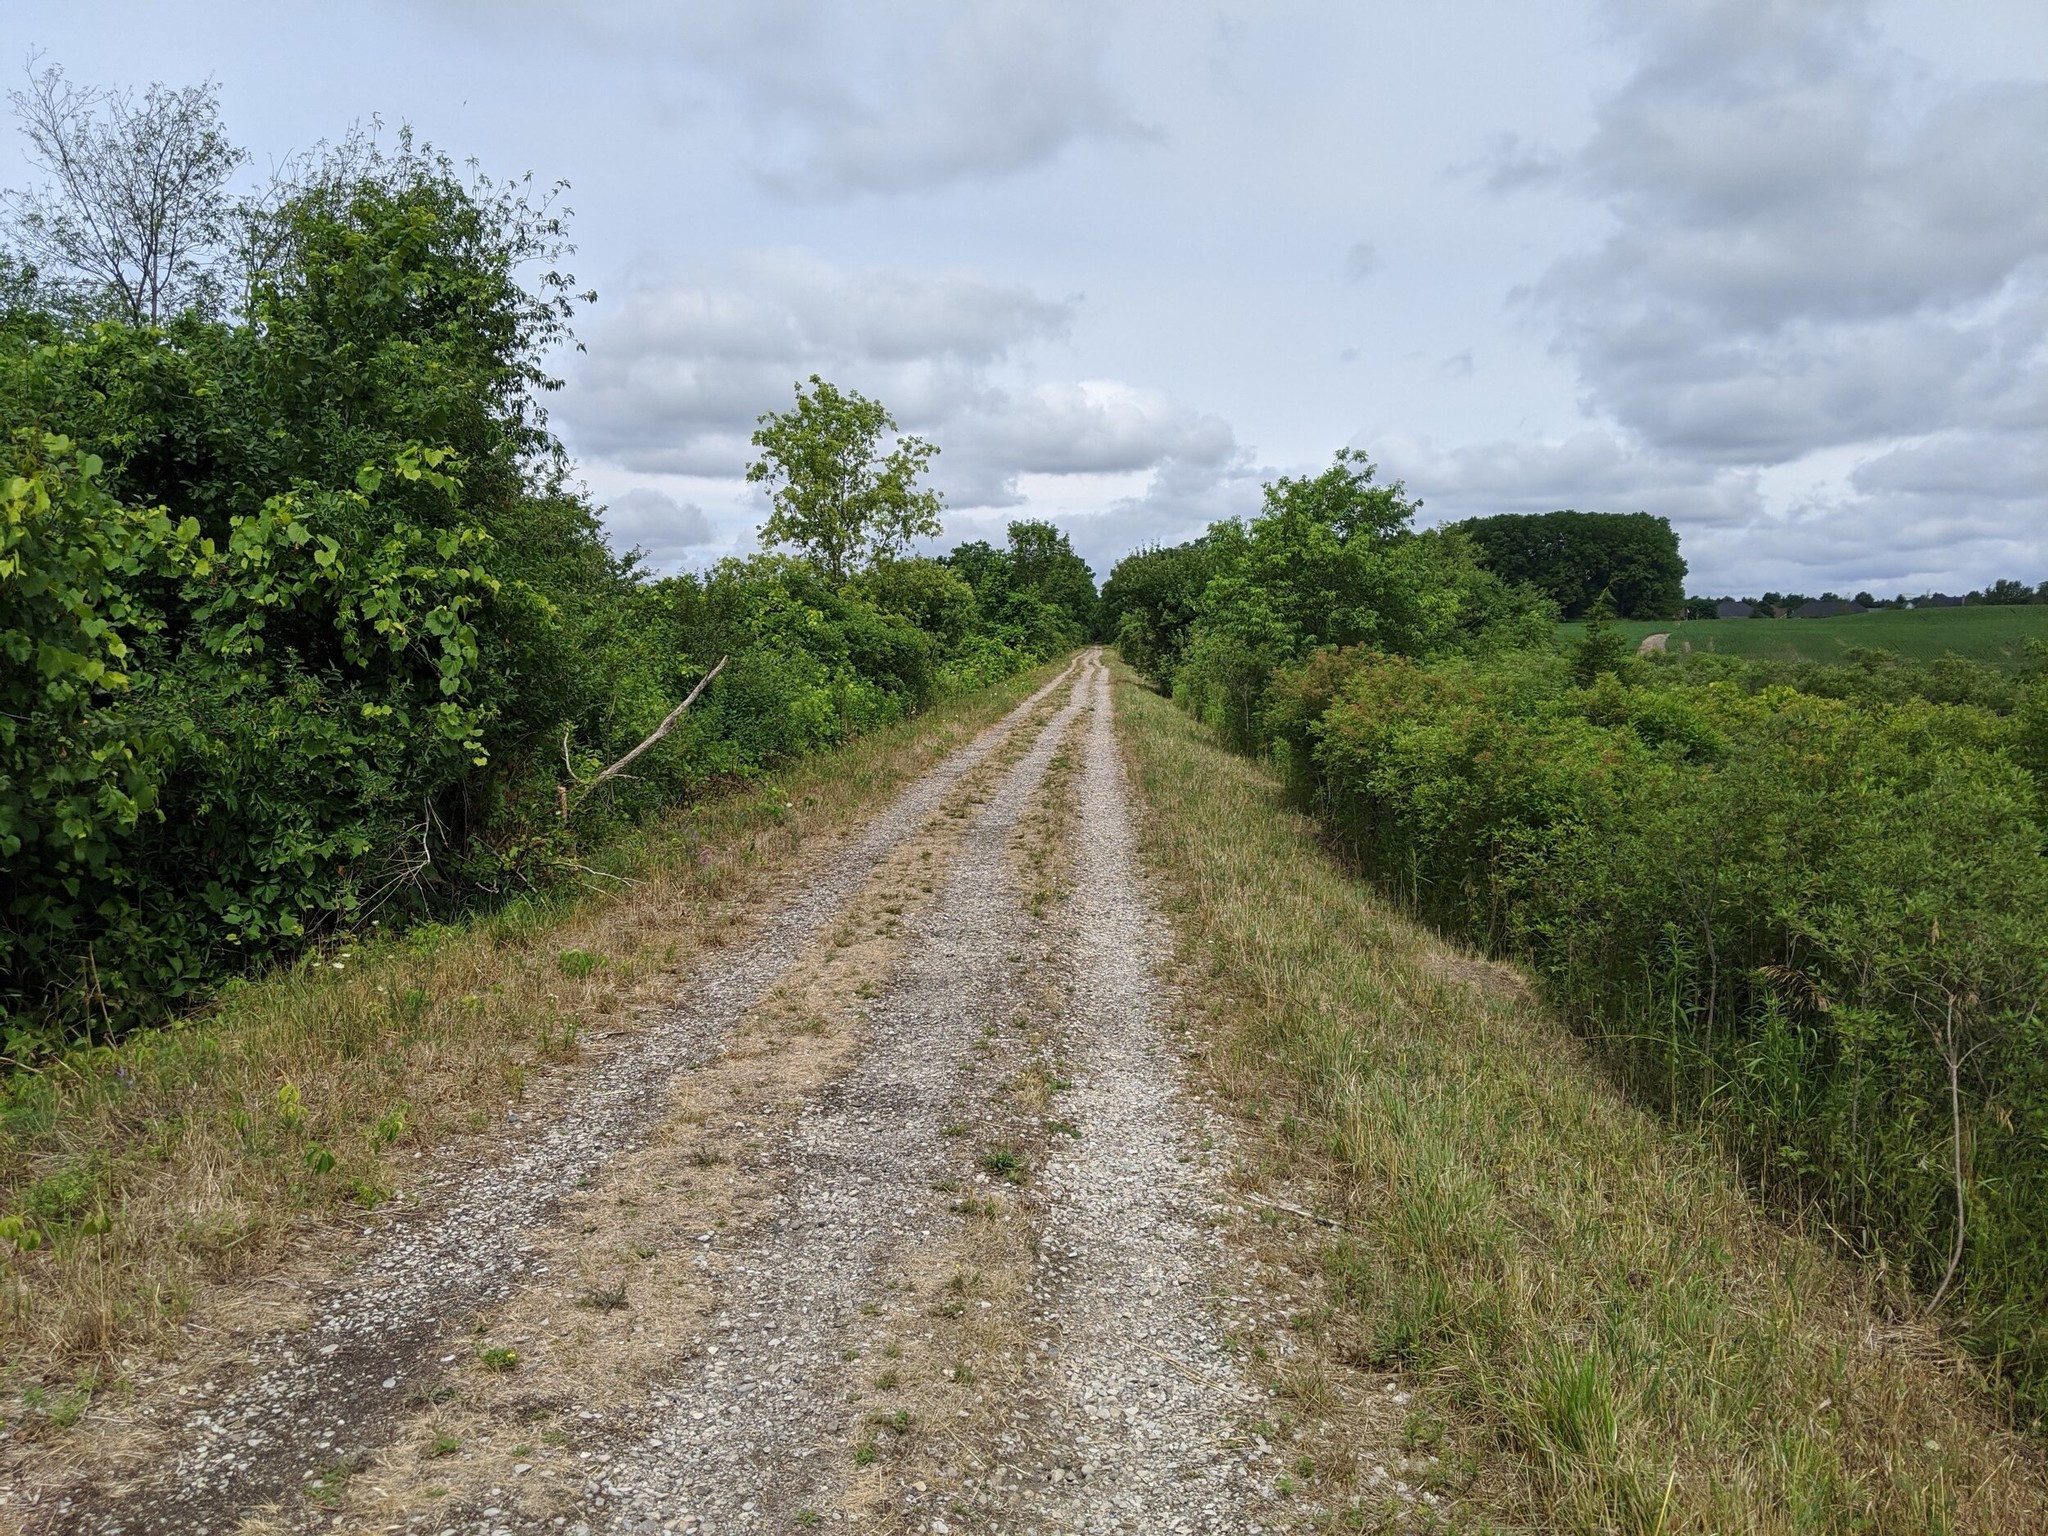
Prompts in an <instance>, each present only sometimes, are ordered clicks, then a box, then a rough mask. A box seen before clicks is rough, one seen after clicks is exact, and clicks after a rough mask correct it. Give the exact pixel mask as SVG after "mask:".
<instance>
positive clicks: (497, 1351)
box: [477, 1346, 519, 1372]
mask: <svg viewBox="0 0 2048 1536" xmlns="http://www.w3.org/2000/svg"><path fill="white" fill-rule="evenodd" d="M477 1360H478V1362H479V1363H481V1364H482V1366H483V1368H484V1369H485V1370H487V1371H499V1372H507V1371H516V1370H518V1369H519V1352H518V1351H517V1350H515V1349H505V1348H503V1347H502V1346H493V1347H492V1348H490V1349H487V1350H485V1351H484V1352H483V1353H482V1354H480V1355H478V1356H477Z"/></svg>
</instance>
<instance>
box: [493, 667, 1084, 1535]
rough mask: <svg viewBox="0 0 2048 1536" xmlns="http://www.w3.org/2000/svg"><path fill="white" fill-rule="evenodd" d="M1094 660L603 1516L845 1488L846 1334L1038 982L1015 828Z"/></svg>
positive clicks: (967, 871)
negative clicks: (984, 1054)
mask: <svg viewBox="0 0 2048 1536" xmlns="http://www.w3.org/2000/svg"><path fill="white" fill-rule="evenodd" d="M1089 679H1090V673H1089V672H1088V671H1087V670H1084V672H1083V674H1082V676H1081V677H1080V678H1079V679H1077V680H1076V682H1075V685H1074V689H1073V693H1072V697H1071V698H1070V699H1069V701H1068V703H1067V704H1066V706H1065V707H1064V708H1062V709H1061V710H1060V711H1059V713H1058V714H1056V715H1055V716H1054V717H1053V718H1052V720H1051V721H1049V722H1048V723H1047V724H1046V726H1045V727H1044V728H1043V730H1041V731H1040V733H1039V736H1038V739H1037V741H1036V743H1035V744H1034V745H1033V747H1032V749H1031V751H1030V752H1029V753H1027V754H1026V755H1025V756H1024V757H1023V758H1022V759H1021V760H1020V761H1019V762H1018V763H1017V764H1016V766H1015V767H1014V768H1012V769H1011V770H1010V771H1009V773H1008V774H1007V775H1006V776H1005V777H1004V779H1003V781H1002V783H1001V784H1000V786H999V787H998V788H997V790H996V791H995V793H994V795H993V796H992V797H991V799H990V800H989V801H988V803H987V804H986V805H985V806H984V807H983V808H982V810H981V812H980V814H979V815H978V816H977V818H976V820H975V823H974V825H973V827H972V828H971V830H970V831H969V832H968V834H967V836H966V838H965V839H964V841H963V844H962V846H961V849H960V852H959V855H958V858H957V860H956V862H955V864H954V866H953V868H952V869H951V870H950V871H949V872H948V875H947V878H946V881H945V886H944V890H943V893H942V894H941V896H940V898H939V900H938V901H936V902H935V903H934V904H933V906H932V908H931V909H930V910H929V912H928V913H927V914H925V915H924V916H923V917H922V918H921V919H920V921H919V924H918V926H917V929H916V930H915V931H914V932H913V935H912V938H911V942H910V948H909V954H908V957H907V960H906V964H905V966H904V968H903V971H902V972H901V974H900V975H899V977H898V979H897V981H896V984H895V985H894V986H893V987H892V988H891V990H890V992H889V994H888V995H887V996H886V997H885V998H883V999H881V1000H879V1001H878V1002H877V1004H876V1005H875V1007H874V1009H873V1012H872V1016H871V1033H870V1037H869V1040H868V1043H867V1046H866V1050H865V1052H864V1054H863V1057H862V1059H861V1061H860V1063H859V1064H858V1065H857V1066H856V1067H855V1068H854V1070H853V1071H852V1072H851V1073H850V1074H848V1076H846V1077H845V1078H843V1079H842V1080H841V1081H840V1082H838V1083H836V1084H834V1085H833V1086H832V1087H831V1088H829V1089H828V1090H827V1091H826V1092H825V1093H824V1094H822V1095H821V1096H820V1097H819V1098H818V1099H817V1100H816V1101H814V1102H813V1103H812V1104H811V1105H809V1106H808V1107H807V1108H806V1110H805V1111H804V1113H803V1115H802V1117H801V1118H800V1120H799V1121H798V1123H797V1127H796V1130H795V1133H794V1135H793V1137H792V1138H791V1140H790V1143H789V1145H788V1146H787V1147H786V1149H785V1150H784V1153H783V1156H784V1157H785V1159H786V1162H787V1167H788V1182H787V1186H786V1191H787V1192H786V1194H785V1196H784V1199H783V1202H782V1209H781V1210H780V1211H779V1212H778V1213H777V1215H776V1216H774V1217H772V1218H771V1219H770V1220H769V1222H768V1223H767V1226H766V1230H765V1233H764V1234H763V1237H762V1239H761V1240H760V1241H758V1243H757V1244H756V1245H755V1246H754V1247H753V1248H752V1249H751V1250H750V1251H748V1252H747V1253H745V1254H743V1255H741V1256H740V1257H739V1258H738V1259H737V1261H736V1262H735V1265H734V1267H733V1268H732V1269H731V1270H730V1271H729V1272H728V1274H727V1277H726V1287H725V1291H726V1294H725V1296H724V1298H723V1305H722V1314H723V1321H722V1323H721V1324H719V1325H716V1327H717V1331H718V1332H719V1334H720V1337H721V1338H722V1339H723V1340H724V1341H725V1342H724V1346H723V1348H722V1349H721V1350H720V1352H719V1353H717V1354H710V1355H707V1356H706V1357H705V1359H704V1360H702V1361H700V1362H695V1364H696V1365H697V1366H698V1368H699V1370H700V1371H701V1374H700V1375H698V1377H697V1379H696V1380H694V1381H690V1380H684V1381H679V1382H677V1383H675V1384H674V1385H673V1386H672V1387H671V1389H670V1402H671V1405H670V1406H669V1407H668V1408H667V1409H666V1410H664V1411H660V1412H650V1413H649V1414H648V1415H647V1416H646V1417H645V1420H644V1433H643V1434H642V1435H641V1436H640V1438H639V1439H638V1440H637V1442H636V1443H634V1444H633V1445H632V1446H630V1447H629V1448H626V1449H624V1450H622V1451H621V1452H620V1453H619V1454H617V1455H615V1457H614V1459H613V1461H612V1463H611V1465H610V1467H609V1468H608V1470H607V1473H606V1475H605V1477H604V1478H603V1480H602V1482H594V1483H593V1486H592V1488H591V1490H590V1491H589V1493H588V1495H587V1504H588V1509H589V1511H590V1513H589V1516H588V1517H587V1518H588V1521H589V1524H590V1525H591V1526H592V1527H593V1528H596V1529H602V1530H654V1529H660V1528H662V1527H663V1526H664V1525H665V1524H668V1525H670V1526H671V1528H682V1529H688V1530H693V1531H697V1532H722V1531H729V1530H743V1529H752V1528H754V1527H756V1526H757V1525H758V1526H765V1527H767V1528H773V1529H783V1528H787V1527H788V1526H789V1522H790V1521H791V1520H792V1519H793V1518H794V1517H795V1516H797V1515H798V1514H799V1513H800V1512H801V1511H803V1510H806V1509H817V1508H824V1507H827V1506H829V1505H830V1504H832V1503H833V1502H834V1495H835V1493H836V1491H837V1489H838V1487H839V1485H840V1484H841V1482H842V1481H843V1474H844V1472H845V1470H846V1468H847V1467H848V1465H849V1464H850V1452H851V1450H852V1448H853V1445H854V1442H855V1438H856V1436H857V1435H858V1433H859V1425H858V1424H857V1422H854V1420H855V1418H856V1416H855V1415H854V1414H852V1413H850V1412H849V1408H848V1397H849V1389H850V1387H851V1385H852V1382H851V1377H852V1372H851V1370H850V1369H849V1367H848V1364H847V1362H846V1361H845V1360H843V1359H842V1354H843V1352H844V1351H845V1350H846V1349H848V1348H849V1347H850V1342H851V1341H852V1340H854V1339H855V1338H857V1337H858V1336H859V1334H860V1333H861V1331H862V1328H861V1323H862V1317H863V1313H862V1308H863V1306H871V1305H876V1298H877V1297H878V1296H879V1295H880V1294H881V1292H882V1283H881V1276H882V1274H883V1272H884V1269H885V1268H886V1266H887V1261H888V1259H889V1258H890V1256H891V1254H892V1252H893V1251H894V1250H897V1249H900V1248H901V1247H903V1246H904V1245H905V1244H908V1243H912V1242H916V1241H919V1240H923V1239H927V1238H929V1237H930V1236H931V1235H932V1233H933V1229H934V1228H935V1227H936V1226H938V1225H939V1224H940V1223H942V1222H944V1221H945V1220H946V1219H947V1216H946V1207H945V1204H944V1202H943V1201H942V1200H941V1199H940V1198H939V1197H938V1196H937V1195H935V1194H934V1192H933V1189H932V1184H933V1182H934V1181H935V1180H937V1179H939V1178H941V1177H942V1176H943V1174H944V1173H945V1172H946V1170H947V1169H948V1168H949V1167H950V1166H951V1160H952V1156H953V1149H952V1148H951V1146H950V1145H948V1143H947V1140H946V1138H945V1137H944V1135H943V1134H942V1131H941V1127H942V1126H943V1125H944V1124H946V1123H947V1121H948V1120H949V1119H950V1118H951V1116H952V1114H953V1113H954V1111H955V1110H956V1108H957V1106H958V1104H959V1103H960V1101H961V1100H962V1098H963V1097H964V1096H965V1095H966V1094H967V1093H969V1092H971V1089H969V1088H968V1087H967V1086H966V1085H965V1084H964V1083H963V1081H962V1077H963V1072H964V1070H965V1068H966V1066H967V1064H968V1062H969V1061H970V1060H971V1055H972V1050H973V1045H974V1041H975V1038H976V1035H977V1033H978V1032H979V1031H980V1030H981V1029H982V1028H984V1027H985V1026H986V1025H987V1024H989V1023H991V1022H995V1021H999V1020H1001V1019H1002V1018H1004V1017H1005V1016H1006V1015H1007V1014H1009V1013H1011V1012H1013V1011H1015V1009H1016V1008H1017V1007H1018V1006H1019V1002H1020V993H1019V989H1018V985H1017V983H1018V980H1019V977H1018V966H1017V963H1016V962H1017V960H1018V958H1019V954H1020V946H1021V943H1022V940H1023V937H1024V934H1025V931H1026V928H1027V926H1028V924H1027V919H1026V915H1025V913H1024V912H1023V910H1022V908H1021V907H1020V906H1019V904H1018V902H1017V899H1016V895H1015V892H1014V890H1013V889H1012V887H1011V882H1010V879H1009V874H1008V869H1007V857H1006V851H1007V842H1008V839H1009V837H1010V834H1011V832H1012V830H1013V829H1014V827H1015V825H1016V823H1017V821H1018V819H1019V817H1020V816H1021V815H1022V814H1023V813H1024V811H1025V809H1026V808H1027V806H1028V805H1029V803H1030V801H1031V797H1032V794H1033V792H1034V790H1035V789H1036V788H1037V785H1038V782H1039V780H1040V779H1041V778H1042V777H1043V775H1044V773H1045V769H1046V765H1047V763H1048V762H1049V761H1050V760H1051V757H1052V754H1053V752H1054V750H1055V748H1056V747H1057V746H1058V744H1059V742H1060V739H1061V738H1062V737H1063V736H1064V735H1065V733H1066V732H1067V730H1068V728H1069V726H1070V725H1071V724H1072V722H1073V720H1074V718H1075V717H1076V716H1077V715H1078V714H1079V713H1080V712H1081V711H1082V709H1083V708H1084V706H1085V704H1086V702H1087V700H1086V693H1085V690H1086V689H1087V685H1088V682H1089ZM492 1528H493V1529H495V1528H496V1527H495V1526H493V1527H492ZM511 1528H512V1529H517V1528H518V1527H516V1526H512V1527H511Z"/></svg>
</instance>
